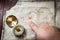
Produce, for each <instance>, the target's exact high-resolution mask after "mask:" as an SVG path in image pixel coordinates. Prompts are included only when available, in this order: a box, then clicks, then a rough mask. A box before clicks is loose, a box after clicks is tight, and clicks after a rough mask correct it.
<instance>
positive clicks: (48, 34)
mask: <svg viewBox="0 0 60 40" xmlns="http://www.w3.org/2000/svg"><path fill="white" fill-rule="evenodd" d="M29 25H30V26H31V29H32V30H33V31H34V32H35V33H36V36H37V39H38V40H57V36H56V34H57V33H58V30H57V28H55V27H54V26H52V25H51V26H49V25H44V24H42V25H39V26H38V25H36V24H35V23H34V22H32V21H30V22H29Z"/></svg>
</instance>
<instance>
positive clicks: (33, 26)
mask: <svg viewBox="0 0 60 40" xmlns="http://www.w3.org/2000/svg"><path fill="white" fill-rule="evenodd" d="M29 26H30V27H31V29H32V30H33V31H34V32H36V33H37V30H38V26H37V25H36V24H35V23H33V22H32V21H30V22H29Z"/></svg>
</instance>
